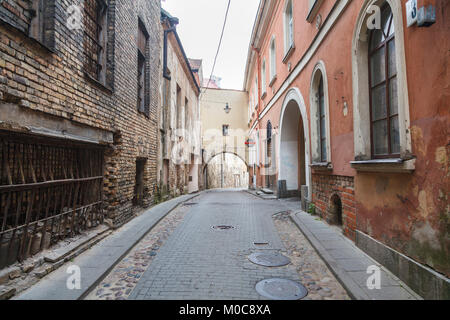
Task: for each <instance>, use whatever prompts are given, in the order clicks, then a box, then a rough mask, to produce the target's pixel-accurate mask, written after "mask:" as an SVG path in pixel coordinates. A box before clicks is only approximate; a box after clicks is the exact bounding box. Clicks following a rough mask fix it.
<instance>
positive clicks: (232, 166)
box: [200, 88, 249, 188]
mask: <svg viewBox="0 0 450 320" xmlns="http://www.w3.org/2000/svg"><path fill="white" fill-rule="evenodd" d="M200 105H201V123H202V126H201V127H202V146H203V149H204V152H203V163H204V165H203V176H204V179H205V180H204V185H205V187H206V188H235V187H236V188H247V187H248V186H249V177H248V165H247V164H248V157H249V156H248V155H249V147H248V146H247V145H246V141H247V132H248V125H247V124H248V122H247V121H248V120H247V106H248V95H247V93H246V92H245V91H239V90H226V89H214V88H209V89H207V90H206V88H203V93H202V96H201V101H200Z"/></svg>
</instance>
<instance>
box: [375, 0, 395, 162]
mask: <svg viewBox="0 0 450 320" xmlns="http://www.w3.org/2000/svg"><path fill="white" fill-rule="evenodd" d="M385 6H388V7H389V10H390V16H389V21H388V22H387V23H388V25H389V27H388V30H387V35H389V34H390V31H391V28H393V27H394V14H393V12H392V8H391V7H390V6H389V5H388V4H385ZM383 9H384V8H382V10H381V11H383ZM381 32H383V33H384V30H381ZM374 34H375V30H373V31H371V32H370V35H369V42H368V43H369V47H368V69H369V105H370V112H369V113H370V145H371V154H372V159H390V158H399V157H400V153H392V141H391V119H392V118H395V117H396V118H397V121H399V119H400V115H399V112H398V110H397V113H396V114H394V115H391V101H390V100H391V99H390V93H389V85H390V82H391V81H392V80H393V79H398V70H396V73H395V74H393V75H392V76H389V43H390V42H392V41H394V43H395V30H394V33H393V34H392V35H390V36H386V35H384V36H385V39H384V40H383V41H381V42H380V43H379V44H378V46H377V47H376V48H372V47H371V45H372V37H373V35H374ZM383 48H384V50H385V53H384V59H385V71H384V72H385V77H384V80H383V81H380V82H379V83H376V84H373V83H372V70H371V62H372V59H373V56H374V55H375V54H376V53H377V52H378V51H380V50H382V49H383ZM382 85H385V86H386V98H385V99H386V117H385V118H382V119H377V120H373V112H372V111H373V105H372V91H373V90H374V89H376V88H378V87H380V86H382ZM380 121H387V124H386V126H387V141H388V153H387V154H382V155H376V154H375V144H374V132H373V125H374V124H375V123H376V122H380Z"/></svg>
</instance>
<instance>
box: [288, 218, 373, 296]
mask: <svg viewBox="0 0 450 320" xmlns="http://www.w3.org/2000/svg"><path fill="white" fill-rule="evenodd" d="M289 217H290V218H291V221H292V222H293V223H294V224H295V225H296V226H297V227H298V228H299V230H300V231H301V232H302V233H303V234H304V235H305V237H306V239H307V240H308V241H309V242H310V243H311V245H312V246H313V248H314V249H315V250H316V252H317V253H318V254H319V256H320V257H321V258H322V259H323V261H324V262H325V264H326V265H327V266H328V268H330V270H331V272H332V273H333V274H334V275H335V276H336V279H337V280H338V281H339V282H340V283H341V284H342V286H343V287H344V289H345V290H346V291H347V293H348V294H349V295H350V297H351V298H352V299H354V300H370V297H369V296H368V295H367V294H366V293H365V292H364V291H363V290H362V289H361V288H360V287H359V286H358V284H357V283H356V282H355V281H354V280H353V279H352V278H350V277H349V276H348V275H347V273H346V272H345V270H344V269H342V268H341V267H340V266H339V264H338V263H337V261H336V260H335V259H334V258H333V257H332V256H331V255H330V254H329V253H328V252H327V251H326V250H325V248H324V247H323V246H322V245H321V244H320V242H319V241H318V240H317V239H316V237H315V236H314V235H313V234H312V233H311V231H309V230H308V228H306V226H305V225H304V224H303V223H302V222H301V221H300V220H299V219H298V218H297V217H295V213H291V214H290V215H289Z"/></svg>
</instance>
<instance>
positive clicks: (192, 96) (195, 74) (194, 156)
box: [158, 10, 202, 199]
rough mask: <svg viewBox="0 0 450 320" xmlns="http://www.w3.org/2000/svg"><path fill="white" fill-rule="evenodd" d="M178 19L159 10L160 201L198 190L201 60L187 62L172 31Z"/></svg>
mask: <svg viewBox="0 0 450 320" xmlns="http://www.w3.org/2000/svg"><path fill="white" fill-rule="evenodd" d="M177 24H178V19H177V18H175V17H172V16H171V15H170V13H168V12H166V11H165V10H162V11H161V26H162V28H161V48H162V52H161V57H162V58H161V60H162V62H163V63H162V68H161V70H162V74H161V77H162V78H161V79H162V81H161V91H160V92H161V101H162V105H161V115H160V122H159V139H158V141H159V143H160V150H161V152H160V154H159V159H158V176H159V186H160V195H161V197H162V198H163V199H167V198H168V197H176V196H179V195H181V194H185V193H193V192H197V191H199V190H200V188H201V182H202V178H201V170H200V168H201V164H202V149H201V140H200V134H201V132H200V122H199V120H200V105H199V95H200V81H201V77H202V71H201V70H202V69H201V60H189V59H188V58H187V56H186V53H185V51H184V48H183V45H182V43H181V39H180V38H179V36H178V33H177V31H176V26H177Z"/></svg>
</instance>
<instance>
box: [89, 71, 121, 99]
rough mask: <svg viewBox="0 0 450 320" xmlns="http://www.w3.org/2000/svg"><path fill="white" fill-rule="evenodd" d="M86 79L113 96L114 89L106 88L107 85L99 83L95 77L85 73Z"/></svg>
mask: <svg viewBox="0 0 450 320" xmlns="http://www.w3.org/2000/svg"><path fill="white" fill-rule="evenodd" d="M84 78H85V79H87V80H88V81H89V82H91V83H92V84H94V85H95V86H97V88H99V89H101V90H103V91H105V92H107V93H109V94H113V93H114V91H113V89H112V88H110V87H108V86H106V85H105V84H103V83H101V82H100V81H98V80H97V79H94V78H93V77H91V75H90V74H88V73H87V72H84Z"/></svg>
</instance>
